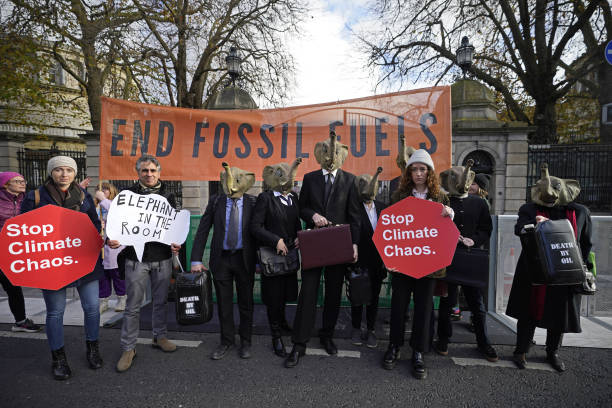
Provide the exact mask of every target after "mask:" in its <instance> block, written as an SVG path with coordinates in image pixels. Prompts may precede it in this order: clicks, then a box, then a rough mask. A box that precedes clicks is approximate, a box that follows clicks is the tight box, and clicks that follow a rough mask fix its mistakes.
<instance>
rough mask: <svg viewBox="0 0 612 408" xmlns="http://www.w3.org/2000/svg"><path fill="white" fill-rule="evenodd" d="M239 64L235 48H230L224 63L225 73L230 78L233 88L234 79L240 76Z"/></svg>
mask: <svg viewBox="0 0 612 408" xmlns="http://www.w3.org/2000/svg"><path fill="white" fill-rule="evenodd" d="M240 62H241V61H240V57H239V56H238V50H237V49H236V47H231V48H230V52H229V54H228V55H227V57H225V63H226V64H227V73H228V74H229V76H230V77H231V78H232V83H233V84H234V86H235V85H236V78H238V77H239V76H240Z"/></svg>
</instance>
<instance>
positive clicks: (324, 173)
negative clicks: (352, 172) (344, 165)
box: [321, 169, 338, 179]
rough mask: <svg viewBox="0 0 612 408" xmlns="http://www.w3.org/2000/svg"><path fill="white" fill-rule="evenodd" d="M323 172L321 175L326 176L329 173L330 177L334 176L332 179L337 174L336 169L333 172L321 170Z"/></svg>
mask: <svg viewBox="0 0 612 408" xmlns="http://www.w3.org/2000/svg"><path fill="white" fill-rule="evenodd" d="M321 170H323V175H324V176H327V175H328V174H329V173H331V175H332V176H334V179H335V178H336V173H338V169H334V171H327V170H325V169H321Z"/></svg>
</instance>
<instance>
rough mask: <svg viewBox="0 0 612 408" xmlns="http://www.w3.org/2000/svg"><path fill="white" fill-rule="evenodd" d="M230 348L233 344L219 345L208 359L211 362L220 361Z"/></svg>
mask: <svg viewBox="0 0 612 408" xmlns="http://www.w3.org/2000/svg"><path fill="white" fill-rule="evenodd" d="M232 347H233V344H219V345H218V346H217V348H216V349H215V351H213V353H212V354H211V356H210V358H212V359H213V360H221V359H222V358H223V357H225V355H226V354H227V352H228V351H229V349H231V348H232Z"/></svg>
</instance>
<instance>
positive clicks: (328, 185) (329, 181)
mask: <svg viewBox="0 0 612 408" xmlns="http://www.w3.org/2000/svg"><path fill="white" fill-rule="evenodd" d="M332 177H333V176H332V174H331V173H327V180H326V181H325V195H324V196H323V204H324V205H327V200H329V193H330V192H331V188H332V184H333V182H332Z"/></svg>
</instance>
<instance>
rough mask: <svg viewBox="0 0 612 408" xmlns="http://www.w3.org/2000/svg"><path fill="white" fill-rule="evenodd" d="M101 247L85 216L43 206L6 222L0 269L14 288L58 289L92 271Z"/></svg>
mask: <svg viewBox="0 0 612 408" xmlns="http://www.w3.org/2000/svg"><path fill="white" fill-rule="evenodd" d="M102 244H103V241H102V238H101V237H100V233H99V232H98V230H97V229H96V227H94V225H93V223H92V222H91V220H90V219H89V217H88V216H87V214H85V213H82V212H79V211H73V210H69V209H67V208H63V207H59V206H57V205H45V206H43V207H40V208H37V209H35V210H33V211H30V212H27V213H25V214H21V215H18V216H16V217H13V218H9V219H8V220H7V221H6V223H5V224H4V227H3V228H2V232H0V253H2V257H1V258H0V269H2V272H3V273H4V275H5V276H6V277H7V278H8V279H9V280H10V281H11V283H12V284H13V285H15V286H27V287H31V288H40V289H50V290H57V289H61V288H63V287H64V286H66V285H68V284H70V283H72V282H74V281H75V280H77V279H79V278H81V277H83V276H85V275H87V274H88V273H90V272H91V271H93V269H94V267H95V266H96V262H97V261H98V257H99V256H100V248H102Z"/></svg>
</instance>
